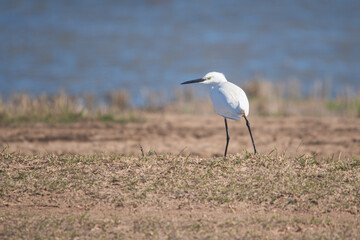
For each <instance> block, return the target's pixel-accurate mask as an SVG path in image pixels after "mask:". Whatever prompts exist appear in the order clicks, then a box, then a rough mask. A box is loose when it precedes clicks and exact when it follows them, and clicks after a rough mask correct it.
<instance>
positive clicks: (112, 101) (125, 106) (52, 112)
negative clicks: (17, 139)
mask: <svg viewBox="0 0 360 240" xmlns="http://www.w3.org/2000/svg"><path fill="white" fill-rule="evenodd" d="M106 100H107V104H106V105H105V106H99V105H98V104H97V103H96V99H95V98H94V96H92V95H90V94H86V95H84V97H80V96H71V95H68V94H66V93H64V92H60V93H59V94H56V95H53V96H47V95H41V96H39V97H30V96H29V95H28V94H25V93H20V94H15V95H12V96H11V97H10V99H9V100H8V101H7V102H3V101H2V100H1V99H0V123H2V124H18V123H36V122H46V123H51V124H53V123H72V122H79V121H92V120H99V121H103V122H118V123H127V122H142V121H144V119H143V118H142V117H141V116H140V115H139V114H137V113H135V111H133V110H132V109H131V108H130V105H129V96H128V93H126V92H124V91H120V92H113V93H109V95H108V96H107V99H106Z"/></svg>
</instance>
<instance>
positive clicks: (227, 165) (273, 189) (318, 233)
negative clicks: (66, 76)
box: [0, 150, 360, 239]
mask: <svg viewBox="0 0 360 240" xmlns="http://www.w3.org/2000/svg"><path fill="white" fill-rule="evenodd" d="M0 169H1V172H0V179H1V180H0V189H1V193H0V194H1V204H0V207H1V214H0V238H4V239H17V238H26V239H28V238H31V239H33V238H38V239H41V238H47V237H50V238H58V239H69V238H75V237H77V238H79V239H89V238H92V239H98V238H135V239H139V238H143V239H148V238H154V239H158V238H161V239H194V238H200V239H204V238H207V239H222V238H224V237H225V238H232V239H237V238H245V237H246V238H254V239H263V238H289V239H292V238H305V239H306V238H341V239H343V238H352V239H358V238H359V237H360V221H359V218H358V215H359V214H360V190H359V189H360V175H359V171H360V159H358V158H343V159H342V158H341V159H335V158H328V159H319V158H317V157H316V156H298V157H295V158H291V157H288V156H286V155H284V154H280V153H278V152H276V151H273V152H272V153H271V154H269V155H255V156H254V155H251V154H249V153H247V152H245V153H243V154H239V155H233V156H230V157H228V158H227V159H223V158H216V157H214V158H198V157H191V156H187V157H186V156H179V155H156V154H153V153H151V152H150V153H145V154H144V156H140V157H138V156H125V155H103V154H95V155H87V156H85V155H53V154H49V155H39V156H37V155H19V154H15V153H9V152H8V151H6V150H4V151H3V152H2V153H1V154H0Z"/></svg>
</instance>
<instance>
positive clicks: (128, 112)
mask: <svg viewBox="0 0 360 240" xmlns="http://www.w3.org/2000/svg"><path fill="white" fill-rule="evenodd" d="M242 87H243V88H244V90H245V91H246V93H247V95H248V97H249V98H250V102H251V111H250V112H251V115H258V116H342V117H344V116H345V117H359V116H360V93H358V94H357V95H356V94H354V93H350V92H351V91H349V90H348V91H344V93H343V94H341V95H339V96H337V97H336V98H333V99H330V98H329V95H330V93H329V92H330V90H331V89H330V87H329V86H327V85H322V84H319V82H315V83H314V86H313V87H312V91H311V92H312V94H310V95H309V96H304V95H302V94H301V89H302V87H301V86H300V84H299V83H298V82H297V81H289V82H288V83H286V84H283V83H272V82H270V81H268V80H266V79H260V78H259V79H254V80H253V81H251V82H249V83H247V84H243V85H242ZM165 96H168V94H161V93H155V92H147V94H146V95H145V96H143V97H144V98H145V103H146V105H145V106H143V107H142V108H143V109H142V110H145V111H150V112H154V111H157V112H159V111H175V112H180V113H192V114H194V113H197V114H199V113H208V112H213V109H212V104H211V103H210V101H209V100H204V98H200V99H199V98H196V97H195V96H196V95H195V94H194V92H193V89H192V88H181V89H177V91H175V93H174V94H173V96H174V100H173V101H172V102H171V101H169V99H165V98H166V97H165ZM103 100H104V101H103V102H104V103H105V104H103V105H99V99H96V98H95V97H94V95H91V94H84V95H82V96H73V95H69V94H66V93H65V92H60V93H58V94H55V95H52V96H47V95H41V96H39V97H30V96H29V95H28V94H26V93H18V94H14V95H12V96H11V97H10V98H9V99H8V100H7V101H4V100H2V99H1V98H0V123H1V124H14V123H35V122H46V123H71V122H79V121H89V120H100V121H104V122H119V123H127V122H139V121H140V122H141V121H144V119H143V118H142V117H141V114H139V109H135V108H134V105H133V104H132V100H131V96H130V94H129V93H128V92H126V91H125V90H120V91H113V92H110V93H108V94H107V95H106V96H105V98H104V99H103ZM204 101H205V102H204ZM100 102H101V101H100ZM164 103H166V104H164Z"/></svg>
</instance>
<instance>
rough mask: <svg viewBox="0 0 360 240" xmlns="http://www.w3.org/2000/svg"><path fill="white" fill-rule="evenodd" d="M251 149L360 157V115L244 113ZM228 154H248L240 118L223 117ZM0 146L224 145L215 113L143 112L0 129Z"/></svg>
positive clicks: (199, 150)
mask: <svg viewBox="0 0 360 240" xmlns="http://www.w3.org/2000/svg"><path fill="white" fill-rule="evenodd" d="M249 121H250V124H251V127H252V131H253V135H254V140H255V143H256V146H257V150H258V151H259V152H260V153H262V154H266V153H269V152H270V151H272V150H274V149H277V150H278V151H279V152H286V154H289V155H294V154H295V155H297V154H313V153H316V154H318V155H319V156H322V157H333V156H334V157H339V155H340V156H359V155H360V118H350V119H349V118H336V117H331V118H300V117H289V118H283V117H251V116H250V117H249ZM228 124H229V133H230V143H229V148H228V154H235V153H241V152H243V151H244V149H245V150H247V151H249V152H252V151H253V149H252V145H251V140H250V136H249V133H248V130H247V127H246V125H245V121H244V120H243V119H241V120H239V121H233V120H229V121H228ZM0 133H1V134H0V145H2V146H5V145H8V147H9V149H10V151H16V152H21V153H25V154H28V153H34V154H35V153H58V154H60V153H78V154H91V153H96V152H101V153H117V154H135V155H138V154H141V151H140V147H139V146H140V145H141V146H142V147H143V149H144V151H145V152H147V151H153V152H156V153H158V154H160V153H173V154H178V153H181V154H183V155H187V154H190V153H191V154H192V155H193V156H202V157H209V156H221V155H222V154H223V152H224V148H225V141H226V140H225V139H226V135H225V127H224V120H223V118H222V117H219V116H217V115H215V114H208V115H186V114H146V115H145V122H144V123H127V124H117V123H101V122H88V123H73V124H64V125H56V126H54V125H53V126H52V125H48V124H42V123H38V124H35V125H23V126H20V127H19V126H6V127H4V126H2V127H0Z"/></svg>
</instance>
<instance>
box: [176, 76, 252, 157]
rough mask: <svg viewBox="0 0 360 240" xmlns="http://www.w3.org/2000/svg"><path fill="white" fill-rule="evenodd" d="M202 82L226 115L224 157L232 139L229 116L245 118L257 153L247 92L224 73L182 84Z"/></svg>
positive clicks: (219, 109)
mask: <svg viewBox="0 0 360 240" xmlns="http://www.w3.org/2000/svg"><path fill="white" fill-rule="evenodd" d="M189 83H202V84H206V85H207V86H208V87H209V92H210V97H211V101H212V103H213V106H214V110H215V112H216V113H217V114H219V115H221V116H223V117H224V120H225V129H226V146H225V153H224V157H226V153H227V148H228V144H229V140H230V136H229V132H228V125H227V120H226V119H227V118H229V119H233V120H238V119H239V118H241V117H244V118H245V121H246V126H247V127H248V129H249V133H250V137H251V141H252V144H253V147H254V152H255V153H256V147H255V143H254V139H253V136H252V133H251V128H250V123H249V121H248V119H247V118H246V116H247V115H248V114H249V100H248V99H247V97H246V94H245V92H244V91H243V90H242V89H241V88H240V87H238V86H236V85H235V84H233V83H231V82H228V81H227V80H226V78H225V76H224V74H222V73H218V72H210V73H208V74H206V75H205V76H204V77H202V78H199V79H195V80H190V81H186V82H183V83H181V84H189Z"/></svg>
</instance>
